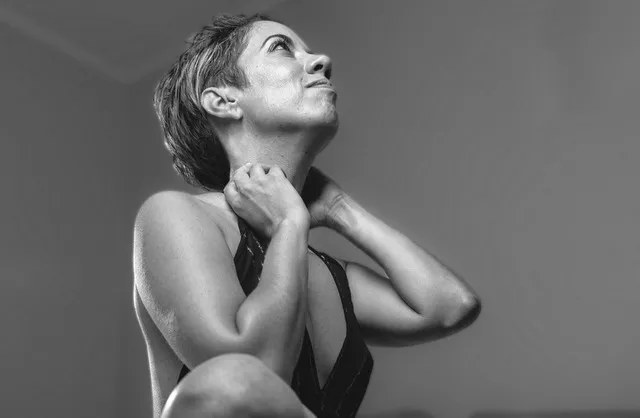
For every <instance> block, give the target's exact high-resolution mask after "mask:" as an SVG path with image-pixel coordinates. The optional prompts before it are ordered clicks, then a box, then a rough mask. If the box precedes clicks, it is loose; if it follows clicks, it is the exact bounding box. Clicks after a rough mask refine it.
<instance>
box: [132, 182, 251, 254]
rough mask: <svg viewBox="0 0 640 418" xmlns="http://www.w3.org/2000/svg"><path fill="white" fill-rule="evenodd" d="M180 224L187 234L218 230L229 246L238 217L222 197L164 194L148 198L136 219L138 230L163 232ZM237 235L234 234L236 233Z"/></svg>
mask: <svg viewBox="0 0 640 418" xmlns="http://www.w3.org/2000/svg"><path fill="white" fill-rule="evenodd" d="M175 222H178V223H180V224H184V226H185V230H201V229H202V228H205V229H209V228H215V227H217V228H216V229H219V230H220V231H221V232H222V234H223V236H224V238H225V240H226V241H227V243H228V244H230V243H231V242H235V241H236V239H234V236H235V235H238V234H239V233H238V232H237V230H238V228H237V217H236V215H235V213H234V212H233V210H232V209H231V208H230V207H229V206H228V204H227V203H226V200H225V197H224V194H223V193H220V192H207V193H202V194H198V195H194V194H190V193H187V192H183V191H178V190H163V191H159V192H156V193H154V194H152V195H151V196H149V197H148V198H147V199H146V200H145V201H144V202H143V203H142V205H141V206H140V209H139V210H138V213H137V215H136V221H135V229H136V230H139V229H142V228H163V227H164V226H165V225H166V224H168V223H171V224H174V223H175ZM234 231H235V233H234Z"/></svg>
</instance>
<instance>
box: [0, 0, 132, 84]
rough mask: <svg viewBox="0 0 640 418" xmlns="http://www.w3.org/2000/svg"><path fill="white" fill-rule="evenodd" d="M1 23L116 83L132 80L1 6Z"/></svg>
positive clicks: (74, 44)
mask: <svg viewBox="0 0 640 418" xmlns="http://www.w3.org/2000/svg"><path fill="white" fill-rule="evenodd" d="M0 22H3V23H6V24H7V25H8V26H10V27H12V28H14V29H16V30H17V31H19V32H20V33H22V34H23V35H25V36H27V37H29V38H31V39H34V40H36V41H38V42H41V43H43V44H45V45H48V46H50V47H52V48H54V49H56V50H58V51H60V52H62V53H63V54H65V55H67V56H69V57H71V58H73V59H74V60H76V61H77V62H79V63H80V64H83V65H85V66H87V67H89V68H90V69H92V70H97V71H99V72H100V73H102V74H103V75H105V76H107V77H109V78H111V79H113V80H115V81H118V82H121V83H127V82H128V80H129V79H130V78H131V75H130V74H128V72H127V71H123V70H122V69H120V68H115V67H113V66H111V65H110V64H109V63H107V62H105V61H104V60H103V59H101V58H100V57H98V56H97V55H94V54H92V53H91V52H89V51H87V50H86V49H84V48H82V47H80V46H78V45H77V44H76V43H74V42H72V41H70V40H69V39H67V38H65V37H63V36H60V35H59V34H57V33H55V32H52V31H49V30H47V29H44V28H43V27H41V26H40V25H38V24H37V23H36V22H35V21H34V20H32V19H29V18H27V17H25V16H24V15H22V14H20V13H16V12H13V11H11V10H7V9H6V8H3V7H1V6H0Z"/></svg>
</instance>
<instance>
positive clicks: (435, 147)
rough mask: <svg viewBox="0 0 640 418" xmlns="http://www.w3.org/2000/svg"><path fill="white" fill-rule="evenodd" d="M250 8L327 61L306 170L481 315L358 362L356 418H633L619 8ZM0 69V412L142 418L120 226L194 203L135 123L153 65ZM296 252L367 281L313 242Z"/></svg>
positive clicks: (638, 61) (630, 91)
mask: <svg viewBox="0 0 640 418" xmlns="http://www.w3.org/2000/svg"><path fill="white" fill-rule="evenodd" d="M215 12H216V10H212V12H211V13H212V14H213V13H215ZM149 13H153V11H152V10H150V11H149ZM269 13H270V14H272V15H273V16H275V17H278V18H281V19H283V20H284V21H285V23H288V24H289V25H290V26H291V27H292V28H293V29H294V30H296V31H297V32H298V33H299V34H300V35H301V36H302V37H303V39H305V41H306V42H307V43H308V44H309V45H310V46H311V48H313V49H314V50H321V51H324V52H326V53H328V54H329V55H330V56H331V57H332V58H333V64H334V80H335V84H336V85H337V88H338V91H339V110H340V115H341V121H342V124H341V129H340V131H339V133H338V135H337V137H336V138H335V139H334V142H333V143H332V144H331V146H330V147H329V148H328V149H327V150H326V151H325V152H324V153H323V154H322V155H321V156H320V158H319V159H318V161H317V166H318V167H320V168H321V169H323V170H324V171H325V172H327V173H328V174H329V175H331V176H332V177H333V178H334V179H335V180H336V181H337V182H338V183H339V184H340V185H342V187H343V188H344V189H346V190H347V191H348V192H349V193H351V194H352V195H353V196H354V197H355V198H356V199H357V200H359V201H360V202H361V203H362V204H363V205H364V206H365V207H367V208H369V210H370V211H371V212H373V213H374V214H376V215H378V216H380V217H381V218H383V219H384V220H385V221H387V222H388V223H389V224H391V225H392V226H394V227H396V228H398V229H399V230H400V231H402V232H404V233H406V234H407V235H409V236H410V237H411V238H413V239H414V240H415V241H416V242H417V243H420V244H421V245H423V246H425V247H426V248H428V249H430V250H431V251H432V252H433V253H435V254H436V255H437V256H438V257H439V258H441V259H442V260H443V261H445V263H447V264H448V265H449V266H451V267H452V268H453V269H454V270H455V271H456V272H457V273H459V274H460V275H461V276H463V277H464V278H465V279H466V280H468V281H469V282H470V283H471V285H472V286H473V287H474V288H475V289H476V290H477V291H478V293H479V294H480V296H481V298H482V300H483V308H484V309H483V312H482V315H481V317H480V318H479V319H478V321H477V322H476V323H475V324H474V325H473V326H472V327H471V328H469V329H467V330H465V331H463V332H462V333H460V334H457V335H455V336H452V337H449V338H446V339H444V340H440V341H437V342H434V343H430V344H427V345H421V346H415V347H410V348H402V349H397V348H393V349H388V348H376V347H374V348H373V349H372V351H373V354H374V357H375V359H376V365H375V371H374V375H373V377H372V382H371V386H370V387H369V390H368V393H367V396H366V398H365V400H364V403H363V406H362V408H361V410H362V411H363V412H365V413H374V412H379V411H391V410H397V409H403V408H404V409H407V408H408V409H415V410H422V411H424V412H425V413H424V415H421V416H434V417H443V418H458V417H470V416H474V417H489V416H500V417H503V418H504V417H507V416H516V412H521V414H520V415H517V416H520V417H525V416H527V417H532V416H537V415H535V414H533V413H532V414H529V415H527V414H524V412H526V411H550V412H553V411H558V413H559V411H572V410H584V411H587V410H594V411H609V412H601V413H597V414H595V415H588V416H590V417H594V416H601V417H613V416H616V415H615V412H611V411H622V410H631V411H633V410H640V400H638V397H637V394H638V392H639V390H640V361H638V355H637V353H638V352H640V330H639V326H638V324H637V318H638V317H639V316H640V315H639V314H640V308H638V306H639V302H640V283H639V280H638V276H639V274H638V273H639V271H640V261H639V260H640V258H639V256H638V252H639V250H640V224H639V223H638V221H637V214H638V213H640V195H639V194H638V191H637V190H638V186H637V184H638V178H639V177H640V164H639V162H640V142H639V141H638V134H639V133H640V117H639V111H638V109H639V104H640V95H639V94H638V93H639V92H640V84H639V82H638V75H639V74H640V24H639V23H638V21H639V19H640V2H633V1H627V2H624V1H606V2H605V1H600V2H596V1H555V2H550V1H526V2H525V1H482V2H472V1H466V2H462V1H453V2H451V1H449V2H447V1H444V0H443V1H428V2H427V1H399V2H393V3H392V2H390V1H364V0H362V1H338V0H336V1H328V2H327V1H323V2H320V1H316V2H312V1H295V2H291V1H289V2H284V3H281V4H279V5H277V6H276V7H275V8H274V9H273V10H270V11H269ZM204 23H206V16H205V17H203V20H202V21H199V22H193V30H195V29H197V28H198V27H199V25H201V24H204ZM185 36H186V34H185ZM0 51H2V56H1V58H0V61H1V64H0V68H1V69H0V75H1V77H0V95H1V97H2V99H1V100H0V138H2V139H1V141H2V142H1V143H2V152H1V154H0V155H2V159H3V161H2V164H0V170H2V171H1V172H0V174H1V175H0V182H1V187H2V192H3V200H2V202H3V203H2V205H0V217H1V219H2V234H1V236H2V263H0V269H1V270H0V272H1V275H2V281H1V288H0V318H1V319H0V321H2V333H3V336H2V343H1V344H0V369H1V370H2V383H1V386H0V388H2V390H1V391H0V397H1V402H0V414H1V415H3V416H21V417H40V416H48V417H95V418H101V417H143V416H150V411H151V402H150V393H149V390H150V389H149V382H148V371H147V364H146V352H145V350H144V345H143V340H142V338H141V335H140V333H139V330H138V328H137V324H136V322H135V317H134V314H133V310H132V297H131V295H132V293H131V291H132V268H131V253H132V249H131V244H132V227H133V220H134V217H135V213H136V210H137V208H138V207H139V205H140V204H141V203H142V201H143V200H144V199H145V198H146V197H148V196H149V195H150V194H152V193H154V192H156V191H159V190H165V189H176V190H178V189H181V190H187V191H193V189H190V188H188V187H187V186H185V185H184V183H183V182H182V181H181V180H180V179H179V178H178V177H177V176H176V175H175V174H174V173H173V171H172V169H171V166H170V161H169V158H168V154H167V153H166V152H165V151H164V149H163V148H162V142H161V139H160V134H159V129H158V126H157V123H156V120H155V119H154V115H153V114H152V110H151V106H150V102H151V92H152V88H153V85H154V83H155V81H156V80H157V79H158V77H159V75H160V71H155V72H153V73H151V74H149V75H147V76H145V77H144V78H142V79H140V80H138V81H136V82H134V83H121V82H118V81H114V80H112V79H109V78H108V77H106V76H104V75H102V74H101V73H99V72H96V71H95V70H92V69H90V68H88V67H87V66H85V65H82V64H79V63H78V62H76V61H74V60H72V59H71V58H69V57H68V56H66V55H63V54H60V53H59V52H56V51H54V50H53V49H51V48H49V47H47V46H45V45H43V44H41V43H39V42H35V41H33V40H31V39H29V38H28V37H25V36H24V35H22V34H21V33H20V32H19V31H17V30H15V29H13V28H12V27H10V26H8V25H4V24H3V25H0ZM167 65H168V64H167ZM634 184H636V186H634ZM312 243H315V244H316V245H318V246H319V247H321V248H324V249H326V250H327V251H329V252H330V253H332V254H334V255H339V256H343V257H345V258H351V259H356V260H359V261H361V262H364V263H366V264H368V265H370V266H374V265H373V263H372V262H371V261H370V260H368V259H367V258H366V257H365V256H364V255H363V254H362V253H360V252H359V251H358V250H356V249H355V248H353V247H352V246H351V245H350V244H349V243H347V242H346V241H345V240H344V239H343V238H341V237H338V236H336V235H335V234H333V233H332V232H330V231H327V230H321V231H314V232H313V234H312ZM482 411H484V412H482ZM491 411H500V412H501V413H502V415H499V414H498V413H497V412H495V413H493V412H491ZM553 413H554V414H555V412H553ZM637 415H638V414H636V413H633V412H631V413H629V414H628V415H624V416H637ZM407 416H408V415H407ZM414 416H418V415H414ZM544 416H548V417H550V416H569V415H553V414H551V415H544ZM571 416H573V415H571ZM576 416H577V415H576ZM585 416H587V415H585ZM620 416H623V414H621V415H620Z"/></svg>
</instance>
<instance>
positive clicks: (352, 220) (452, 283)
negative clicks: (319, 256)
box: [303, 168, 480, 346]
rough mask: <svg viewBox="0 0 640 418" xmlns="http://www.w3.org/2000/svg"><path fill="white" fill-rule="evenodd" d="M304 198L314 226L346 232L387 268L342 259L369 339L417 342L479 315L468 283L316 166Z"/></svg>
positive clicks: (404, 343) (399, 343)
mask: <svg viewBox="0 0 640 418" xmlns="http://www.w3.org/2000/svg"><path fill="white" fill-rule="evenodd" d="M308 186H309V187H308ZM311 189H313V191H314V192H313V193H311ZM305 192H306V193H305ZM305 197H306V198H307V199H305V201H306V202H307V207H308V208H309V212H310V214H311V216H312V219H315V223H316V225H323V226H326V227H329V228H331V229H334V230H335V231H336V232H338V233H340V234H342V235H343V236H345V237H346V238H347V239H348V240H349V241H351V242H352V243H353V244H354V245H356V246H357V247H358V248H360V249H361V250H362V251H364V252H365V253H366V254H367V255H369V256H370V257H371V258H372V259H373V260H375V261H376V262H377V263H378V264H379V265H380V266H381V267H382V268H383V269H384V271H385V273H386V276H387V277H385V276H381V275H380V274H378V273H376V272H375V271H373V270H371V269H370V268H368V267H366V266H363V265H361V264H359V263H356V262H351V261H342V260H341V261H342V263H343V266H344V267H345V271H346V274H347V279H348V281H349V287H350V289H351V298H352V301H353V306H354V312H355V314H356V317H357V319H358V323H359V324H360V327H361V329H362V331H363V333H364V337H365V339H366V340H367V342H368V343H371V344H377V345H387V346H407V345H413V344H419V343H422V342H425V341H429V340H433V339H437V338H442V337H444V336H446V335H450V334H452V333H455V332H457V331H459V330H461V329H463V328H465V327H466V326H468V325H470V324H471V323H472V322H473V321H474V320H475V319H476V318H477V317H478V315H479V313H480V300H479V298H478V296H477V295H476V294H475V293H474V291H473V290H472V289H471V287H470V286H469V285H468V284H466V283H465V282H464V281H463V280H462V279H461V278H459V277H457V276H456V275H455V274H454V273H453V272H452V271H451V270H450V269H448V268H447V267H445V266H444V265H443V264H442V263H440V262H439V261H438V260H437V259H436V258H435V257H434V256H433V255H431V254H429V253H428V252H427V251H425V250H424V249H423V248H421V247H420V246H418V245H417V244H415V243H414V242H413V241H411V240H410V239H409V238H407V237H406V236H405V235H403V234H402V233H401V232H399V231H397V230H395V229H393V228H392V227H390V226H389V225H387V224H386V223H385V222H383V221H382V220H381V219H379V218H377V217H375V216H374V215H372V214H371V213H369V212H368V211H367V210H366V209H364V208H363V207H362V206H361V205H360V204H358V203H357V202H356V201H355V200H354V199H353V198H352V197H351V196H349V195H348V194H347V193H345V192H344V191H343V190H341V189H340V188H339V187H338V186H337V184H336V183H335V182H333V181H332V180H331V179H329V178H328V177H326V176H325V175H324V174H322V173H321V172H320V171H319V170H317V169H315V168H312V170H311V171H310V173H309V176H308V178H307V183H305V190H304V191H303V198H305ZM314 197H315V198H314Z"/></svg>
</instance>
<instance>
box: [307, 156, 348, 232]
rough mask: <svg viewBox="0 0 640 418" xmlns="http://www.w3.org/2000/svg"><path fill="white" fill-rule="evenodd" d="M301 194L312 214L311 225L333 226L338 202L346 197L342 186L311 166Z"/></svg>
mask: <svg viewBox="0 0 640 418" xmlns="http://www.w3.org/2000/svg"><path fill="white" fill-rule="evenodd" d="M301 196H302V200H303V201H304V203H305V204H306V205H307V209H308V210H309V215H310V216H311V224H310V227H311V228H314V227H317V226H326V227H329V228H331V227H332V225H333V223H334V222H333V219H334V215H335V211H336V209H337V204H339V203H340V201H341V200H342V197H344V191H343V190H342V189H341V188H340V186H338V185H337V184H336V182H334V181H333V180H331V179H330V178H329V177H327V176H326V175H325V174H324V173H322V172H321V171H320V170H318V169H317V168H315V167H311V169H309V174H307V178H306V180H305V182H304V187H303V188H302V193H301Z"/></svg>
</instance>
